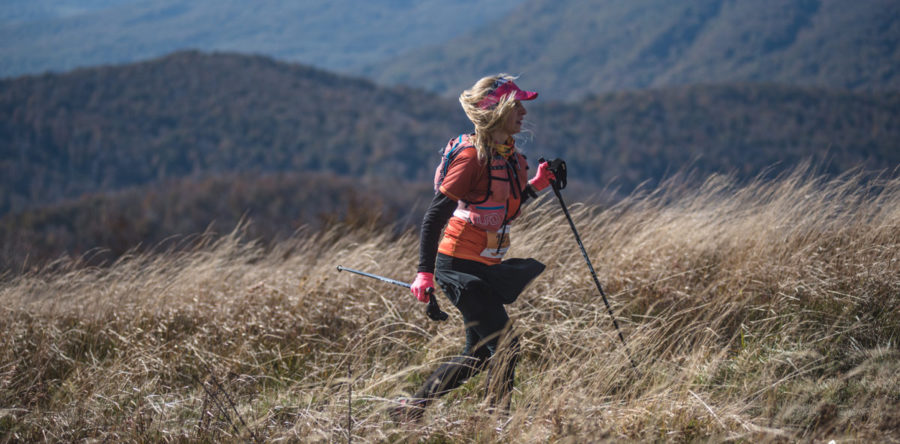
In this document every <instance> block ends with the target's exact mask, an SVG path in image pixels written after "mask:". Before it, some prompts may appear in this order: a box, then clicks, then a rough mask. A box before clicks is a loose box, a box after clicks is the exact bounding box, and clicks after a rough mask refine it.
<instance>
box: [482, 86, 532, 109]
mask: <svg viewBox="0 0 900 444" xmlns="http://www.w3.org/2000/svg"><path fill="white" fill-rule="evenodd" d="M509 94H515V98H516V100H534V99H536V98H537V95H538V93H536V92H534V91H522V90H521V89H519V86H518V85H516V84H515V83H514V82H513V81H512V80H507V79H497V81H495V82H494V90H493V91H491V93H490V94H488V95H487V96H485V98H483V99H481V101H480V102H478V107H479V108H481V109H488V108H490V107H492V106H494V105H496V104H497V103H499V102H500V100H502V99H503V97H505V96H507V95H509Z"/></svg>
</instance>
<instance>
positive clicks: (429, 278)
mask: <svg viewBox="0 0 900 444" xmlns="http://www.w3.org/2000/svg"><path fill="white" fill-rule="evenodd" d="M429 288H430V289H432V290H434V273H426V272H424V271H420V272H419V273H418V274H416V280H414V281H413V283H412V285H411V286H410V287H409V290H410V291H412V294H413V295H415V296H416V299H418V300H419V302H428V301H429V300H430V299H431V298H430V297H429V294H428V291H427V290H428V289H429Z"/></svg>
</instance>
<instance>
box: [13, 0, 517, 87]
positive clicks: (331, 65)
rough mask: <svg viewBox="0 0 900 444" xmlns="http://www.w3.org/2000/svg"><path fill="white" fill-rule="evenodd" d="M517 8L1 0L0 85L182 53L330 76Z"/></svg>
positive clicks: (388, 1)
mask: <svg viewBox="0 0 900 444" xmlns="http://www.w3.org/2000/svg"><path fill="white" fill-rule="evenodd" d="M522 1H523V0H463V1H459V0H455V1H444V0H421V1H411V0H367V1H358V0H303V1H291V0H266V1H262V2H247V1H245V0H79V1H72V0H61V1H55V2H51V1H48V0H4V2H3V3H2V5H0V42H2V44H0V59H2V60H3V63H2V64H0V77H10V76H17V75H22V74H29V73H41V72H45V71H54V72H59V71H65V70H70V69H73V68H76V67H87V66H94V65H106V64H120V63H126V62H135V61H140V60H144V59H148V58H151V57H159V56H162V55H165V54H168V53H171V52H174V51H178V50H185V49H200V50H224V51H239V52H244V53H257V54H266V55H269V56H273V57H277V58H280V59H282V60H289V61H295V62H303V63H305V64H311V65H315V66H317V67H321V68H326V69H329V70H334V71H347V70H349V69H351V68H355V67H360V66H364V65H367V64H372V63H378V62H380V61H382V60H385V59H387V58H391V57H394V56H397V55H399V54H401V53H402V52H404V51H407V50H410V49H412V48H418V47H421V46H424V45H429V44H438V43H441V42H444V41H446V40H447V39H450V38H453V37H456V36H458V35H460V34H462V33H463V32H465V31H468V30H471V29H474V28H476V27H478V26H481V25H484V24H486V23H488V22H489V21H490V20H493V19H495V18H497V17H500V16H502V15H504V14H506V13H507V12H508V11H509V10H510V9H512V8H513V7H514V6H516V5H517V4H519V3H521V2H522Z"/></svg>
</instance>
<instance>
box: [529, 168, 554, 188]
mask: <svg viewBox="0 0 900 444" xmlns="http://www.w3.org/2000/svg"><path fill="white" fill-rule="evenodd" d="M551 180H556V176H554V175H553V172H552V171H550V162H541V164H540V165H538V171H537V174H535V175H534V177H532V178H531V180H529V181H528V184H529V185H531V187H532V188H534V189H535V190H536V191H541V190H543V189H544V188H547V187H549V186H550V181H551Z"/></svg>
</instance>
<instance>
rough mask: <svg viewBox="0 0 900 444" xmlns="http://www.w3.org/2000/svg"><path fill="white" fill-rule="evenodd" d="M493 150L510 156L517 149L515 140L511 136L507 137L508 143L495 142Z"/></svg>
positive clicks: (505, 156)
mask: <svg viewBox="0 0 900 444" xmlns="http://www.w3.org/2000/svg"><path fill="white" fill-rule="evenodd" d="M491 150H493V151H494V152H495V153H497V154H499V155H501V156H503V157H504V158H508V157H509V156H511V155H512V153H513V152H515V150H516V145H515V141H514V140H513V139H512V137H510V138H509V139H506V143H493V144H491Z"/></svg>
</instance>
